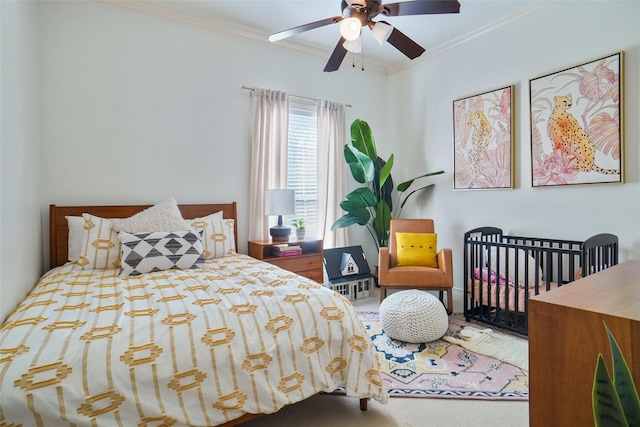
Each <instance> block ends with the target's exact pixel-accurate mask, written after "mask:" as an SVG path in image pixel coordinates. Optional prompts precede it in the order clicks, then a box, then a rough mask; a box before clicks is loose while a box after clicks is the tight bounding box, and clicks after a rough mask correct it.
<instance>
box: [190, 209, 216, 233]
mask: <svg viewBox="0 0 640 427" xmlns="http://www.w3.org/2000/svg"><path fill="white" fill-rule="evenodd" d="M214 219H224V217H223V213H222V211H218V212H214V213H212V214H209V215H207V216H204V217H202V218H194V219H185V220H184V224H185V226H186V227H187V228H186V230H191V229H194V230H203V229H204V228H205V227H206V226H207V224H205V222H206V221H212V220H214Z"/></svg>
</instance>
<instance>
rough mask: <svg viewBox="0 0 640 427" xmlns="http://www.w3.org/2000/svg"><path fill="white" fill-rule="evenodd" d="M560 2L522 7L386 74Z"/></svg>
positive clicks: (538, 3)
mask: <svg viewBox="0 0 640 427" xmlns="http://www.w3.org/2000/svg"><path fill="white" fill-rule="evenodd" d="M558 1H560V0H544V1H536V2H535V3H533V4H531V5H529V6H527V7H524V8H522V9H520V10H518V11H516V12H514V13H512V14H510V15H506V16H505V17H503V18H502V19H499V20H497V21H494V22H492V23H490V24H488V25H485V26H484V27H480V28H478V29H475V30H473V31H470V32H468V33H466V34H463V35H462V36H460V37H458V38H455V39H453V40H451V41H449V42H447V43H444V44H441V45H440V46H436V47H435V48H432V49H429V50H428V51H427V52H425V54H423V55H422V56H420V58H417V59H414V60H413V61H410V62H406V61H405V62H402V63H400V64H397V65H393V66H391V67H389V68H387V74H388V75H391V74H395V73H397V72H399V71H402V70H405V69H407V68H410V67H412V66H415V65H417V64H419V63H422V62H424V61H427V60H428V59H430V58H433V57H434V56H437V55H440V54H442V53H444V52H446V51H448V50H450V49H453V48H455V47H457V46H460V45H461V44H464V43H467V42H469V41H471V40H473V39H476V38H478V37H480V36H482V35H483V34H486V33H489V32H491V31H494V30H497V29H498V28H500V27H502V26H504V25H507V24H508V23H510V22H513V21H517V20H519V19H522V18H524V17H526V16H528V15H530V14H532V13H533V12H536V11H537V10H539V9H541V8H543V7H546V6H548V5H549V4H552V3H556V2H558Z"/></svg>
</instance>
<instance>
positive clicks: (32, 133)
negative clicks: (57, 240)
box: [0, 1, 43, 323]
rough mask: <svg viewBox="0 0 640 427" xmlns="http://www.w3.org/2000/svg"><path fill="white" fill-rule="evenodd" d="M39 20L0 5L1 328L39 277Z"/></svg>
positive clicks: (30, 7)
mask: <svg viewBox="0 0 640 427" xmlns="http://www.w3.org/2000/svg"><path fill="white" fill-rule="evenodd" d="M37 20H38V9H37V5H36V4H35V3H32V2H4V1H0V39H1V46H0V52H1V55H2V56H1V65H0V90H1V93H0V323H2V321H3V320H4V319H5V317H6V316H7V315H8V314H9V312H10V311H11V310H13V308H14V307H15V306H16V305H17V304H18V303H19V302H20V300H22V299H23V298H24V296H25V295H26V294H27V292H28V291H29V290H30V289H31V287H32V286H33V284H34V283H35V281H36V279H37V278H38V276H39V275H40V274H41V273H42V271H43V270H42V269H43V266H42V231H41V216H40V212H41V211H40V173H39V170H40V156H39V148H40V146H39V131H40V129H39V105H38V37H37V35H38V33H37Z"/></svg>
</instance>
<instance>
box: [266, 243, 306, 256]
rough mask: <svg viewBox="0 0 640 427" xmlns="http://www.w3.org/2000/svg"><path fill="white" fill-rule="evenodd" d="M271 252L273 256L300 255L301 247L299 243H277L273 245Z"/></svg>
mask: <svg viewBox="0 0 640 427" xmlns="http://www.w3.org/2000/svg"><path fill="white" fill-rule="evenodd" d="M271 253H272V254H273V255H275V256H292V255H302V248H301V247H300V246H299V245H288V244H286V243H285V244H279V245H273V247H272V249H271Z"/></svg>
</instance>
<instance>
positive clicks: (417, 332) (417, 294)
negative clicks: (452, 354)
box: [380, 289, 449, 343]
mask: <svg viewBox="0 0 640 427" xmlns="http://www.w3.org/2000/svg"><path fill="white" fill-rule="evenodd" d="M380 326H381V327H382V330H383V331H384V332H385V333H386V334H387V336H389V337H390V338H393V339H394V340H398V341H403V342H408V343H425V342H431V341H435V340H438V339H440V338H442V336H443V335H444V334H445V333H446V332H447V328H448V327H449V316H447V311H446V310H445V308H444V306H443V305H442V303H441V302H440V300H439V299H438V298H436V297H435V296H433V295H431V294H430V293H427V292H424V291H419V290H417V289H412V290H409V291H400V292H395V293H393V294H391V295H390V296H388V297H386V298H385V299H384V300H383V301H382V302H381V303H380Z"/></svg>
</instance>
